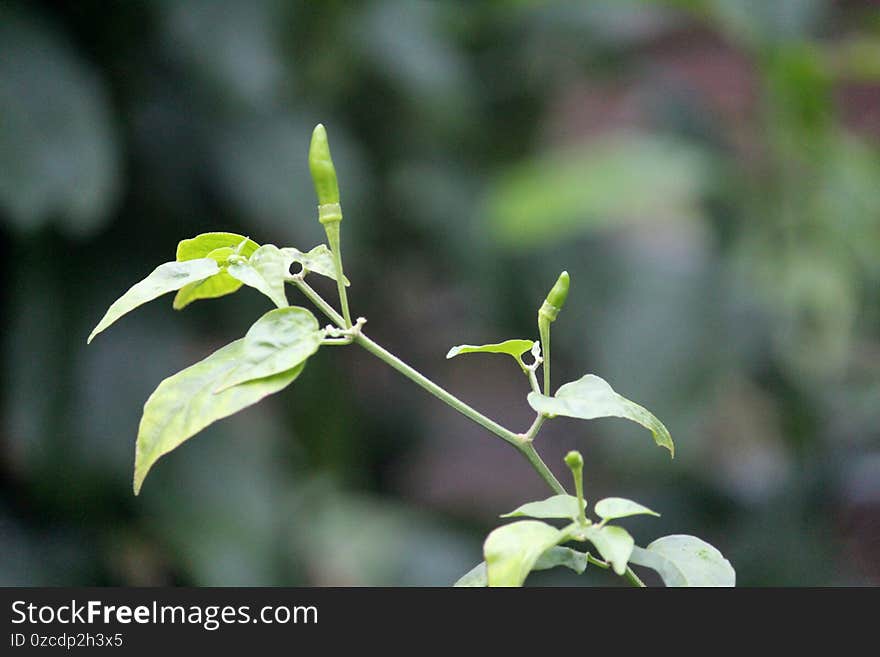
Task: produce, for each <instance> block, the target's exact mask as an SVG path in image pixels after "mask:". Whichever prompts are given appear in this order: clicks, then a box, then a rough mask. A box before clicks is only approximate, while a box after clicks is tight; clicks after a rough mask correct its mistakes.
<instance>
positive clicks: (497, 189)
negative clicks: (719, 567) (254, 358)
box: [0, 0, 880, 585]
mask: <svg viewBox="0 0 880 657" xmlns="http://www.w3.org/2000/svg"><path fill="white" fill-rule="evenodd" d="M0 117H2V118H0V234H2V238H3V239H2V243H3V244H4V247H5V251H6V254H7V255H6V257H4V258H3V259H2V271H3V280H2V286H0V303H2V304H3V317H4V321H5V324H4V332H3V339H2V358H3V361H2V370H0V374H2V379H0V386H2V395H3V397H2V398H3V406H2V409H0V552H2V554H3V555H4V558H3V559H2V560H0V583H3V584H161V583H176V584H210V585H221V584H253V585H257V584H337V585H338V584H436V585H442V584H448V583H451V582H452V581H454V580H455V579H456V578H457V577H458V576H459V575H461V574H462V573H464V572H466V571H467V570H468V569H469V568H471V567H472V566H473V564H474V563H476V562H477V561H479V558H480V556H479V555H480V544H481V540H482V537H484V536H485V534H486V533H487V531H488V529H489V528H490V527H494V526H496V525H497V520H496V519H495V516H496V515H497V513H499V512H501V511H504V510H506V509H508V508H513V507H515V506H517V505H519V504H521V503H522V502H524V501H527V500H529V499H535V498H539V497H541V496H542V495H543V494H544V493H545V491H544V490H543V487H542V484H541V482H540V481H539V480H537V477H536V476H534V474H533V473H532V472H531V471H530V470H529V469H528V467H527V465H526V464H525V463H523V462H521V461H520V460H519V457H518V456H517V455H516V454H515V453H512V451H509V450H508V449H507V448H506V446H504V445H503V444H500V443H499V442H497V441H493V440H492V439H491V438H490V437H488V436H487V435H485V434H484V433H483V432H482V430H480V429H479V428H478V427H473V426H471V425H469V424H468V422H467V421H466V420H464V419H463V418H460V417H458V416H456V415H454V413H453V412H452V411H450V410H449V409H447V408H445V407H443V406H441V405H439V404H438V403H436V402H435V401H434V400H432V399H430V398H427V397H426V396H425V395H423V393H421V391H419V390H417V389H413V388H411V387H410V386H409V385H408V384H407V382H405V381H403V380H401V379H399V378H398V377H397V375H396V374H395V373H394V372H392V371H390V370H387V369H385V368H384V366H383V365H382V364H381V363H377V362H373V361H372V360H371V359H370V358H369V356H368V355H366V354H364V353H359V352H356V351H353V350H331V351H330V352H329V353H322V354H321V357H320V358H317V359H313V361H314V362H311V363H310V364H309V368H308V370H307V371H306V373H305V374H304V376H302V377H301V378H300V379H299V380H298V381H297V382H296V384H295V386H294V387H293V388H292V389H291V390H290V391H288V392H286V393H284V394H283V395H279V396H278V397H277V398H273V399H270V400H268V401H267V402H265V403H264V404H262V405H260V406H259V407H257V408H255V409H252V410H249V411H248V412H247V420H248V422H249V423H252V426H251V424H249V425H248V429H247V430H244V425H243V424H241V423H240V420H238V419H236V418H232V419H229V420H226V421H224V422H221V423H218V424H217V425H215V426H213V427H212V428H210V429H209V430H208V431H206V432H204V434H203V435H200V436H199V438H198V439H197V440H194V441H192V442H191V443H188V444H187V445H186V446H185V447H184V448H182V449H181V450H179V451H178V452H176V453H175V454H174V455H173V456H172V457H169V458H168V459H166V461H164V462H163V463H161V464H160V466H159V467H157V469H156V472H155V474H154V475H153V476H154V477H155V478H154V479H153V480H152V481H151V482H149V483H148V484H147V486H146V487H145V489H144V493H143V495H142V496H141V497H140V498H138V499H136V500H135V499H134V498H133V497H132V496H131V494H130V476H131V468H132V460H133V445H134V437H135V434H136V428H137V422H138V418H139V416H140V411H141V407H142V404H143V400H144V399H146V397H147V396H148V395H149V393H150V392H151V391H152V390H153V389H154V388H155V386H156V385H157V384H158V382H159V381H160V380H161V379H162V378H164V377H165V376H168V375H169V374H171V373H173V372H175V371H177V370H179V369H181V368H182V367H184V366H186V365H188V364H190V363H191V362H194V361H195V360H197V359H199V358H201V357H203V356H204V355H206V354H208V353H210V351H212V350H213V349H214V348H216V347H217V346H219V345H220V344H223V343H225V342H228V341H229V340H231V339H234V338H237V337H240V336H241V335H242V334H243V333H244V331H245V330H246V328H247V326H248V325H249V324H250V322H251V321H252V319H253V318H255V317H256V316H257V315H258V314H259V313H260V312H262V311H264V310H265V309H266V307H267V306H266V303H265V300H263V299H261V298H260V296H259V295H258V294H256V293H252V291H248V290H243V291H241V292H239V293H238V294H236V295H235V296H234V297H225V298H223V299H219V300H216V301H203V302H199V303H198V304H194V305H193V306H191V307H190V308H188V309H187V310H186V311H185V312H183V313H175V312H174V311H172V310H171V307H170V306H171V304H170V299H169V303H168V304H167V306H166V307H164V308H163V307H161V305H156V306H155V307H148V308H144V309H141V310H139V311H138V313H137V314H134V315H132V316H131V317H128V318H126V319H125V320H123V321H121V322H120V323H119V325H118V326H116V327H114V331H111V332H108V333H107V334H106V335H101V336H100V338H99V339H98V340H96V341H95V343H94V344H93V345H92V346H91V347H90V348H89V349H88V350H87V349H86V348H85V337H86V335H87V334H88V331H89V329H90V328H91V327H92V326H93V325H94V324H95V322H96V321H97V319H98V318H99V317H100V315H101V313H102V312H103V311H104V309H105V308H106V306H107V305H108V304H109V302H110V301H111V300H112V299H114V298H115V297H116V296H117V295H118V292H119V291H120V290H123V289H126V288H127V287H128V286H129V285H130V284H131V283H133V282H135V281H136V280H139V279H140V278H141V277H142V276H143V275H145V274H146V273H148V272H149V271H150V270H151V269H152V268H153V267H154V266H155V265H156V264H158V263H160V262H164V261H167V260H170V259H172V258H173V253H174V247H175V245H176V243H177V241H178V240H179V239H182V238H185V237H190V236H192V235H194V234H197V233H199V232H202V231H205V230H229V231H235V232H239V233H243V234H247V235H251V236H253V237H254V239H256V240H257V241H258V242H261V243H264V242H271V243H275V244H279V245H291V246H296V247H298V248H299V249H301V250H303V251H305V250H307V249H309V248H311V247H312V246H314V245H315V244H317V243H319V242H320V241H321V237H322V234H321V228H320V226H319V225H318V223H317V221H315V217H314V202H315V201H314V198H313V192H312V191H311V188H310V182H309V178H308V171H307V161H306V152H307V146H308V138H309V135H310V132H311V127H312V126H313V125H314V124H315V123H317V122H318V121H323V122H324V123H325V124H327V125H328V128H329V130H330V132H331V134H332V140H333V149H334V151H333V152H334V158H335V160H336V164H337V169H338V170H339V172H340V184H341V187H342V194H343V204H344V205H345V208H346V221H345V224H344V242H345V246H346V254H347V255H346V257H347V261H346V265H347V273H349V276H350V278H351V280H352V282H353V284H352V287H351V292H350V298H351V299H352V304H353V311H354V312H355V313H356V314H358V315H364V316H366V317H368V318H369V319H370V324H369V328H370V332H371V334H372V335H374V336H375V337H376V338H377V339H379V340H380V341H381V342H383V343H386V344H387V345H388V346H389V347H390V348H391V349H392V350H393V351H395V352H396V353H399V354H400V355H401V356H402V357H403V358H404V359H406V360H408V361H410V362H412V363H413V364H414V365H415V366H417V367H419V368H421V369H422V370H423V371H425V372H426V373H427V374H428V375H430V376H431V377H432V378H435V379H436V380H438V381H440V382H441V383H443V384H446V385H448V386H449V387H450V388H451V389H453V390H454V391H456V392H457V393H458V394H460V395H461V396H462V397H464V398H465V399H468V400H469V401H472V402H473V403H474V404H475V405H476V406H477V407H478V408H480V409H481V410H484V411H486V412H488V413H489V414H491V415H493V416H494V417H497V418H498V419H499V420H500V421H502V422H504V423H509V424H512V425H514V426H520V425H521V426H523V428H525V426H527V424H528V422H529V421H530V419H531V418H530V412H529V411H528V409H527V407H526V405H525V399H524V397H525V393H526V392H527V389H526V388H525V387H524V386H523V382H522V381H521V380H520V375H519V373H518V372H517V371H516V368H513V367H510V364H509V363H506V362H497V360H503V359H492V358H491V357H487V359H485V360H484V359H481V358H480V357H479V356H474V357H472V359H454V360H452V361H445V360H444V358H443V355H444V354H445V353H446V350H447V349H448V348H449V346H451V345H453V344H461V343H463V342H469V343H473V344H480V343H490V342H497V341H499V340H503V339H506V338H510V337H530V336H533V335H534V333H535V328H534V313H535V310H536V308H537V305H538V304H539V303H540V300H541V299H542V298H543V294H544V293H545V292H546V289H547V286H548V285H549V284H550V283H551V282H552V281H553V280H554V279H555V276H556V275H557V274H558V272H559V271H560V270H561V269H563V268H567V269H568V270H569V271H570V272H571V275H572V291H571V298H570V299H569V301H568V304H567V306H566V309H565V312H564V314H563V315H562V316H561V317H560V320H559V321H558V322H557V323H556V324H555V325H554V330H555V334H554V336H555V337H554V361H555V363H556V364H555V366H554V377H555V380H556V382H557V384H558V383H562V382H564V381H567V380H573V379H576V378H578V377H580V376H581V375H582V374H584V373H585V372H595V373H597V374H599V375H600V376H602V377H603V378H606V379H607V380H608V381H609V382H610V383H611V384H612V385H613V386H614V387H615V388H616V389H619V390H621V391H623V392H624V393H625V394H626V396H627V397H629V398H631V399H634V400H636V401H639V402H642V403H644V404H645V405H647V406H648V407H650V408H651V409H652V410H653V411H655V412H656V413H657V415H658V416H659V417H660V418H661V419H662V420H663V421H664V423H665V424H666V425H667V426H668V427H669V428H670V430H671V432H672V434H673V436H674V437H675V440H676V444H677V447H678V449H677V450H676V451H677V458H676V460H675V461H674V462H673V463H671V464H670V463H669V462H668V459H667V458H665V457H664V455H663V454H662V453H661V451H660V450H654V449H650V448H648V447H646V446H645V444H644V440H643V438H644V437H643V436H642V435H641V434H640V431H639V430H638V429H637V428H635V427H632V426H629V425H628V423H621V422H615V421H613V420H600V421H596V422H594V423H589V424H586V425H583V426H581V425H576V424H574V423H573V422H571V423H569V422H568V421H567V420H564V419H560V420H557V421H554V422H553V423H550V424H548V426H547V429H546V433H545V434H544V433H542V436H541V439H540V445H539V448H540V449H541V451H542V452H543V453H545V454H546V457H547V460H548V461H549V462H550V463H551V466H552V467H553V469H554V470H555V471H556V472H557V473H559V476H560V477H562V476H564V468H563V466H562V462H561V457H562V455H563V454H564V453H565V452H566V451H567V450H568V449H570V448H573V447H577V448H578V449H580V450H582V451H583V452H584V454H585V460H586V482H587V496H588V497H589V498H590V499H594V500H595V499H599V498H601V497H604V496H609V495H625V496H627V497H632V498H634V499H638V500H640V501H642V502H644V503H645V504H647V505H648V506H650V507H651V508H655V509H658V510H659V511H661V512H662V513H663V516H662V518H659V519H652V518H645V519H642V518H638V519H633V521H632V522H630V523H628V524H627V527H628V528H629V529H631V531H632V533H633V535H634V536H635V537H636V539H637V541H639V542H640V543H642V544H645V543H646V542H647V540H649V539H650V538H651V537H654V536H658V535H662V534H669V533H678V532H688V533H693V534H696V535H699V536H703V537H705V538H706V539H707V540H709V541H710V542H711V543H713V544H714V545H716V546H718V547H719V548H720V549H721V550H722V551H723V552H724V554H725V556H727V557H728V558H730V560H731V561H732V562H733V563H734V565H735V566H736V568H737V573H738V580H739V582H740V583H741V584H746V585H748V584H752V585H754V584H794V585H808V584H826V585H829V584H865V583H875V584H876V583H880V549H878V546H880V432H878V428H877V427H878V426H880V403H878V400H880V375H878V373H880V316H878V301H880V292H878V290H880V285H878V283H880V258H878V253H880V12H878V9H877V7H876V4H875V3H871V2H868V1H863V0H847V1H846V2H831V1H830V0H780V1H779V2H763V1H760V0H668V1H666V2H660V1H654V2H647V1H646V2H636V1H635V0H629V1H619V2H614V1H611V0H603V1H601V2H590V3H565V2H548V1H542V2H539V1H525V0H521V1H509V2H504V1H501V0H497V1H493V2H486V3H469V2H463V1H460V0H459V1H452V2H446V3H438V2H426V1H414V0H378V1H371V2H363V3H340V2H325V3H306V2H287V1H282V0H249V1H245V0H184V1H180V2H172V1H170V0H169V1H159V0H155V1H152V2H151V1H148V0H133V1H131V2H126V3H114V4H112V5H110V6H108V5H107V3H101V2H97V1H96V0H85V1H82V2H77V3H65V4H58V3H50V2H24V1H14V0H10V1H8V2H6V3H3V6H2V8H0ZM327 291H332V288H331V287H328V288H327ZM291 297H293V294H292V293H291ZM623 425H627V426H623ZM529 581H530V582H532V583H552V584H562V585H571V584H575V585H578V584H582V583H594V584H596V583H613V579H608V578H607V576H605V575H604V574H603V573H594V572H591V571H589V570H588V572H587V574H586V575H585V576H584V578H581V579H578V578H575V577H574V576H572V575H570V574H566V573H558V572H552V571H551V572H546V573H538V574H536V575H534V576H533V577H532V578H530V580H529Z"/></svg>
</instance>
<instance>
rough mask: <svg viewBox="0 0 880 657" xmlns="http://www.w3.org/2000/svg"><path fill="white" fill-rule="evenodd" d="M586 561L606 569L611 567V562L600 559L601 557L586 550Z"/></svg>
mask: <svg viewBox="0 0 880 657" xmlns="http://www.w3.org/2000/svg"><path fill="white" fill-rule="evenodd" d="M587 563H591V564H593V565H594V566H599V568H603V569H604V570H608V569H609V568H611V564H610V563H608V562H607V561H602V560H601V559H597V558H596V557H594V556H593V555H592V554H590V553H589V552H587Z"/></svg>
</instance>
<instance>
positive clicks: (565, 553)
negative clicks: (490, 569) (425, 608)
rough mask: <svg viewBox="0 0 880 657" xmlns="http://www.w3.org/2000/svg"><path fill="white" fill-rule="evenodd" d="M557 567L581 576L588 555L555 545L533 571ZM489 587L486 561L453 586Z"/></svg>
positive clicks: (460, 578) (539, 560)
mask: <svg viewBox="0 0 880 657" xmlns="http://www.w3.org/2000/svg"><path fill="white" fill-rule="evenodd" d="M557 566H564V567H565V568H569V569H571V570H573V571H574V572H576V573H577V574H578V575H580V574H582V573H583V572H584V571H585V570H586V569H587V555H586V554H584V553H583V552H578V551H577V550H572V549H571V548H567V547H561V546H559V545H555V546H553V547H552V548H550V549H549V550H547V551H546V552H544V554H542V555H541V556H540V557H538V560H537V561H536V562H535V565H534V566H532V571H535V570H550V569H551V568H556V567H557ZM488 585H489V578H488V573H487V570H486V562H485V561H481V562H480V563H478V564H477V565H476V566H474V567H473V568H471V569H470V570H469V571H467V572H466V573H465V574H464V575H462V576H461V577H459V578H458V581H456V582H455V584H453V586H457V587H480V586H488Z"/></svg>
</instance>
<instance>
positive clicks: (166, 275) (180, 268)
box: [86, 258, 220, 342]
mask: <svg viewBox="0 0 880 657" xmlns="http://www.w3.org/2000/svg"><path fill="white" fill-rule="evenodd" d="M218 271H220V268H219V267H218V266H217V263H216V262H214V261H213V260H211V259H210V258H199V259H198V260H188V261H187V262H166V263H165V264H164V265H159V266H158V267H156V269H154V270H153V272H152V273H151V274H150V275H149V276H147V277H146V278H145V279H144V280H142V281H140V282H139V283H135V284H134V285H133V286H132V287H131V288H130V289H129V290H128V291H127V292H126V293H125V294H123V295H122V296H121V297H119V298H118V299H117V300H116V301H115V302H113V305H111V306H110V308H108V309H107V312H106V313H105V314H104V317H102V318H101V321H100V322H98V325H97V326H96V327H95V328H94V330H92V332H91V334H90V335H89V338H88V340H87V341H86V342H91V341H92V340H93V339H94V337H95V336H96V335H98V333H100V332H101V331H103V330H104V329H106V328H107V327H108V326H110V325H111V324H112V323H113V322H115V321H116V320H117V319H119V318H120V317H122V316H123V315H125V314H126V313H129V312H131V311H132V310H134V309H135V308H137V307H138V306H142V305H143V304H145V303H147V302H148V301H152V300H153V299H155V298H156V297H160V296H162V295H163V294H166V293H167V292H173V291H174V290H179V289H180V288H181V287H183V286H184V285H186V284H187V283H191V282H193V281H198V280H202V279H204V278H207V277H208V276H211V275H213V274H216V273H217V272H218Z"/></svg>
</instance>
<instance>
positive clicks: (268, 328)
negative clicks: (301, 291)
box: [215, 306, 324, 393]
mask: <svg viewBox="0 0 880 657" xmlns="http://www.w3.org/2000/svg"><path fill="white" fill-rule="evenodd" d="M323 337H324V331H323V330H322V329H320V328H319V327H318V320H317V319H315V316H314V315H313V314H312V313H311V312H310V311H308V310H306V309H305V308H300V307H299V306H292V307H289V308H277V309H275V310H270V311H269V312H267V313H266V314H265V315H263V316H262V317H260V319H258V320H257V321H256V322H254V324H253V326H251V328H250V329H249V330H248V332H247V334H246V335H245V336H244V348H243V350H242V356H241V361H240V363H239V365H238V366H237V367H236V368H235V369H234V370H232V371H231V372H230V373H229V376H228V377H227V378H226V379H225V380H224V381H223V383H222V384H221V385H220V386H218V387H217V389H216V390H215V393H220V392H223V391H224V390H228V389H229V388H231V387H232V386H237V385H239V384H242V383H244V382H246V381H253V380H254V379H262V378H264V377H267V376H272V375H273V374H279V373H281V372H286V371H288V370H289V369H291V368H293V367H296V366H297V365H299V364H300V363H303V362H305V360H306V359H307V358H308V357H309V356H311V355H312V354H313V353H315V352H316V351H318V348H319V347H320V346H321V340H322V339H323Z"/></svg>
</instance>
